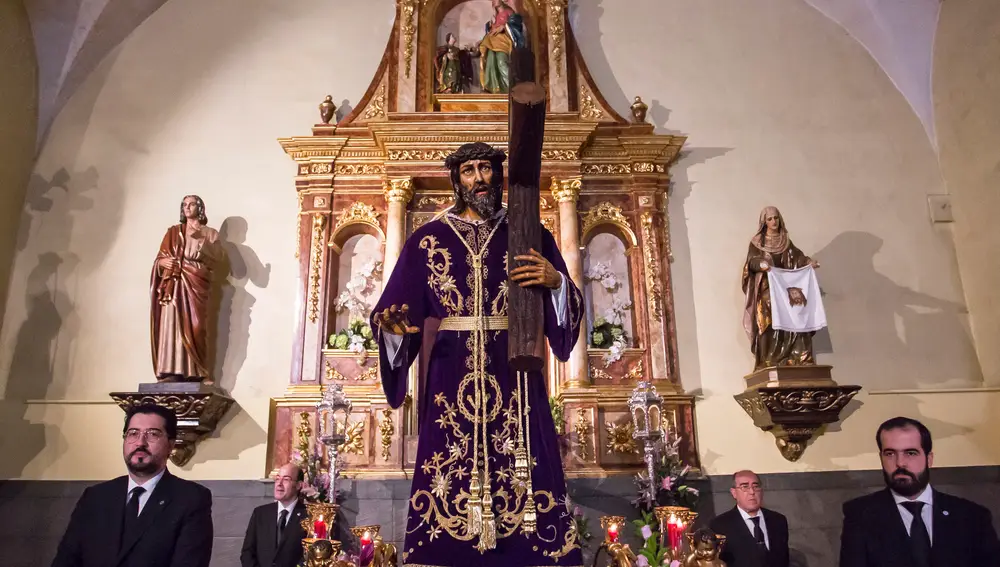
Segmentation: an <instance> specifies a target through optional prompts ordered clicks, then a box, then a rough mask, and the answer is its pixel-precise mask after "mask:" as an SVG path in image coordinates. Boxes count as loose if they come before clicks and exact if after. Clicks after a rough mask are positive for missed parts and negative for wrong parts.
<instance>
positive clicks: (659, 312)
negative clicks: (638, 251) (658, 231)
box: [639, 213, 663, 321]
mask: <svg viewBox="0 0 1000 567" xmlns="http://www.w3.org/2000/svg"><path fill="white" fill-rule="evenodd" d="M639 220H640V223H641V224H642V254H643V256H644V257H645V260H646V270H645V272H646V292H647V293H649V307H650V309H651V310H652V312H653V319H656V320H657V321H660V320H662V319H663V288H662V287H660V256H659V254H658V253H657V249H656V236H655V234H654V232H653V215H651V214H650V213H643V214H642V216H641V217H640V219H639Z"/></svg>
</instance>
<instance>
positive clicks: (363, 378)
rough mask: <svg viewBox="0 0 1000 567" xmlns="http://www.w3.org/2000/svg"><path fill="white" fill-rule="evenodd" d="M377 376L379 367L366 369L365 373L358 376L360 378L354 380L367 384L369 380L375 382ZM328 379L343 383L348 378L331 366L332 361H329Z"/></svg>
mask: <svg viewBox="0 0 1000 567" xmlns="http://www.w3.org/2000/svg"><path fill="white" fill-rule="evenodd" d="M377 376H378V366H370V367H368V368H366V369H365V371H364V372H362V373H361V374H358V376H357V377H356V378H355V379H354V380H355V381H358V382H367V381H368V380H375V379H376V378H377ZM326 379H327V381H333V380H339V381H341V382H346V381H347V376H344V375H343V374H341V373H340V371H338V370H337V369H336V368H335V367H334V366H333V365H332V364H330V361H329V360H327V361H326Z"/></svg>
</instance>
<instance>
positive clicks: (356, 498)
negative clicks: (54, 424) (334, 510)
mask: <svg viewBox="0 0 1000 567" xmlns="http://www.w3.org/2000/svg"><path fill="white" fill-rule="evenodd" d="M761 482H762V484H763V485H764V490H765V497H764V498H765V503H766V505H767V507H769V508H773V509H775V510H778V511H779V512H782V513H783V514H785V515H786V516H788V521H789V527H790V530H791V534H790V540H791V547H792V564H793V565H795V566H797V567H835V566H836V564H837V554H838V549H839V540H840V523H841V504H842V503H843V502H845V501H847V500H849V499H851V498H854V497H856V496H860V495H862V494H866V493H868V492H872V491H875V490H879V489H881V488H882V487H883V486H884V485H883V483H882V474H881V472H880V471H837V472H816V473H784V474H766V475H761ZM932 482H933V484H934V486H935V488H937V489H939V490H942V491H944V492H948V493H951V494H955V495H957V496H962V497H964V498H968V499H970V500H973V501H976V502H979V503H980V504H983V505H984V506H987V507H988V508H989V509H990V510H992V511H993V513H994V516H996V515H1000V466H990V467H961V468H939V469H934V471H933V475H932ZM90 484H92V483H89V482H76V481H65V482H64V481H18V480H9V481H0V550H2V551H0V556H2V560H0V564H2V565H3V567H39V566H45V565H48V564H49V563H50V562H51V561H52V557H53V556H54V554H55V548H56V545H57V544H58V542H59V538H60V537H61V535H62V532H63V530H64V529H65V526H66V522H67V521H68V520H69V516H70V513H71V512H72V510H73V506H74V504H75V503H76V500H77V498H79V496H80V494H81V493H82V492H83V489H84V488H86V487H87V486H89V485H90ZM202 484H204V485H205V486H207V487H208V488H210V489H211V490H212V494H213V496H214V505H213V514H214V517H215V546H214V549H213V560H212V566H213V567H238V566H239V563H240V562H239V551H240V546H241V544H242V541H243V534H244V533H245V531H246V524H247V521H248V520H249V518H250V512H251V511H252V510H253V508H254V507H255V506H259V505H261V504H266V503H268V502H270V500H271V483H270V482H268V481H243V480H241V481H205V482H203V483H202ZM696 486H698V487H699V488H701V489H702V490H703V498H702V503H701V506H700V510H699V512H700V514H701V518H700V519H703V520H704V519H708V518H711V517H712V516H713V515H714V514H715V513H717V512H721V511H724V510H727V509H729V508H730V507H732V505H733V501H732V499H731V498H730V496H729V490H728V489H729V486H730V477H728V476H712V477H708V478H705V479H702V480H700V481H698V482H697V483H696ZM569 488H570V494H571V496H572V498H573V500H574V501H575V502H576V504H577V505H579V506H580V507H581V508H582V509H583V510H584V512H585V513H586V515H587V516H588V517H589V518H590V519H591V521H590V525H591V527H592V529H593V532H594V540H592V542H591V544H592V545H591V546H590V548H589V551H590V552H591V553H592V551H593V549H594V547H596V543H597V541H598V539H599V538H600V537H602V536H601V534H600V533H599V532H600V526H599V524H598V520H597V518H598V517H599V516H601V515H605V514H613V515H625V516H627V517H629V518H630V519H632V518H635V517H637V515H636V512H635V509H634V508H633V507H632V505H631V503H630V502H631V500H632V499H633V498H634V497H635V488H634V485H633V483H632V479H631V478H630V477H612V478H606V479H574V480H571V481H570V483H569ZM344 490H345V491H346V492H347V493H348V494H349V496H348V498H347V500H346V501H345V502H344V505H343V508H342V510H341V515H342V517H341V518H339V521H343V520H346V521H347V522H349V523H350V525H356V524H381V525H382V533H383V534H384V536H385V538H386V539H387V540H391V541H394V542H397V545H398V546H399V547H400V550H402V540H403V537H404V531H405V523H404V522H405V517H406V505H407V498H408V497H409V482H408V481H403V480H398V481H376V480H366V481H355V482H352V481H345V482H344ZM625 535H626V538H627V540H628V541H629V542H630V543H632V544H633V549H636V548H637V542H636V539H635V536H634V535H633V534H632V533H631V530H629V533H626V534H625ZM587 555H588V557H587V564H588V565H589V564H590V557H591V554H590V553H588V554H587Z"/></svg>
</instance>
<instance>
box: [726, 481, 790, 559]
mask: <svg viewBox="0 0 1000 567" xmlns="http://www.w3.org/2000/svg"><path fill="white" fill-rule="evenodd" d="M729 493H730V494H732V495H733V498H735V499H736V506H735V507H734V508H733V509H732V510H729V511H728V512H723V513H722V514H719V515H718V516H716V517H715V518H714V519H712V521H711V522H709V527H710V528H712V531H714V532H715V533H717V534H722V535H724V536H726V545H725V547H724V548H723V552H722V560H723V561H725V562H726V565H727V566H728V567H788V520H787V519H785V516H783V515H781V514H779V513H778V512H775V511H773V510H768V509H767V508H764V507H763V504H764V491H763V489H762V488H761V486H760V478H758V477H757V475H756V474H755V473H754V472H753V471H739V472H737V473H736V474H734V475H733V487H732V488H730V489H729Z"/></svg>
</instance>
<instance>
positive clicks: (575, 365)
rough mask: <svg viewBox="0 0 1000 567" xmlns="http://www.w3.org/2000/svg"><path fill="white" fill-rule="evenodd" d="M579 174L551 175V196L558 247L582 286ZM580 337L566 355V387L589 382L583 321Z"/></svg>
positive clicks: (572, 273)
mask: <svg viewBox="0 0 1000 567" xmlns="http://www.w3.org/2000/svg"><path fill="white" fill-rule="evenodd" d="M582 184H583V183H582V180H581V178H580V177H570V178H568V179H552V196H553V197H554V198H555V200H556V202H557V203H559V250H560V252H562V255H563V259H564V260H565V261H566V270H567V271H569V277H570V278H572V280H573V283H575V284H576V285H577V287H579V288H580V289H581V290H582V289H583V283H584V282H583V256H581V255H580V221H579V217H578V216H577V210H576V201H577V199H578V198H579V197H580V187H581V186H582ZM580 333H581V335H582V336H581V337H580V338H579V339H578V340H577V342H576V346H575V347H573V352H572V353H571V354H570V356H569V364H568V370H569V372H568V375H567V376H566V387H567V388H582V387H585V386H587V385H589V384H590V377H589V375H588V372H587V340H586V334H587V333H586V325H582V326H581V327H580Z"/></svg>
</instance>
